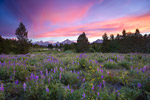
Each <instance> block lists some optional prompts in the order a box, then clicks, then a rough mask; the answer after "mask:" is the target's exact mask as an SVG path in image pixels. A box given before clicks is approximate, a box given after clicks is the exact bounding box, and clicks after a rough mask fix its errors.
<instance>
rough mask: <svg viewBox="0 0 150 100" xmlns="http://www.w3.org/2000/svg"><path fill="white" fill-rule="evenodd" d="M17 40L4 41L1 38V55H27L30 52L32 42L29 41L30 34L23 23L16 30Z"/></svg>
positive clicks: (0, 37)
mask: <svg viewBox="0 0 150 100" xmlns="http://www.w3.org/2000/svg"><path fill="white" fill-rule="evenodd" d="M15 35H16V37H17V40H16V39H4V38H2V36H0V54H2V53H3V54H9V53H15V54H26V53H28V52H29V50H30V47H31V45H32V44H31V41H29V39H28V32H27V30H26V28H25V25H24V24H23V23H20V24H19V27H18V28H17V29H16V32H15Z"/></svg>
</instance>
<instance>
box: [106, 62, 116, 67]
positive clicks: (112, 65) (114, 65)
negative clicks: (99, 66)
mask: <svg viewBox="0 0 150 100" xmlns="http://www.w3.org/2000/svg"><path fill="white" fill-rule="evenodd" d="M104 67H105V68H107V69H118V66H117V64H116V63H114V62H106V63H105V64H104Z"/></svg>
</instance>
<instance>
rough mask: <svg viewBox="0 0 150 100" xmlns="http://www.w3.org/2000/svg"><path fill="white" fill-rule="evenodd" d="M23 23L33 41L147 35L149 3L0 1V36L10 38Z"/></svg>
mask: <svg viewBox="0 0 150 100" xmlns="http://www.w3.org/2000/svg"><path fill="white" fill-rule="evenodd" d="M20 22H23V23H24V25H25V26H26V28H27V30H28V36H29V39H32V40H33V41H40V40H43V41H51V42H56V41H63V40H65V39H70V40H76V39H77V37H78V36H79V34H81V33H82V32H85V33H86V34H87V37H88V38H89V40H90V41H94V40H96V39H99V38H101V36H102V35H103V34H104V33H105V32H106V33H107V34H108V35H110V34H112V33H113V34H117V33H120V34H121V32H122V30H123V29H126V31H127V32H128V31H130V32H134V31H135V29H136V28H139V29H140V31H141V33H143V34H144V33H150V0H0V35H1V36H3V37H6V38H14V37H16V36H15V30H16V28H17V27H18V25H19V23H20Z"/></svg>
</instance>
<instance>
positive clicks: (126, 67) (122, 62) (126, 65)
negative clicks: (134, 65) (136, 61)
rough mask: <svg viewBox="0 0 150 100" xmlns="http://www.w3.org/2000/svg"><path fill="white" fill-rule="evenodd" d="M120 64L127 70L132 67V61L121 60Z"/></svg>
mask: <svg viewBox="0 0 150 100" xmlns="http://www.w3.org/2000/svg"><path fill="white" fill-rule="evenodd" d="M119 66H121V67H122V68H125V69H127V70H129V69H130V63H129V62H127V61H121V62H119Z"/></svg>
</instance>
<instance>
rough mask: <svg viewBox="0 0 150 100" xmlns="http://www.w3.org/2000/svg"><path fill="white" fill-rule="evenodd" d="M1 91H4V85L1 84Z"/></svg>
mask: <svg viewBox="0 0 150 100" xmlns="http://www.w3.org/2000/svg"><path fill="white" fill-rule="evenodd" d="M0 91H4V85H3V83H1V86H0Z"/></svg>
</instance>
